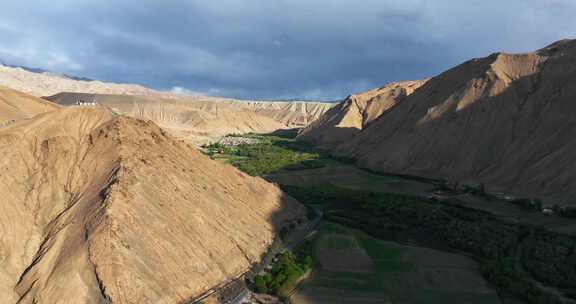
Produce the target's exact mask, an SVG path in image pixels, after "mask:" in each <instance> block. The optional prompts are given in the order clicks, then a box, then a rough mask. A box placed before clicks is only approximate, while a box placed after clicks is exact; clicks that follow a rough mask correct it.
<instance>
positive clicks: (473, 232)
mask: <svg viewBox="0 0 576 304" xmlns="http://www.w3.org/2000/svg"><path fill="white" fill-rule="evenodd" d="M278 135H279V134H276V135H257V134H250V135H247V136H248V137H250V138H256V139H258V142H257V143H254V144H245V145H240V146H237V147H228V148H232V149H236V150H232V151H234V152H233V153H234V156H242V157H243V158H241V159H235V160H234V161H232V162H231V163H232V164H233V165H235V166H237V167H238V168H239V169H241V170H243V171H245V172H247V173H249V174H251V175H258V176H265V175H268V174H272V175H275V174H278V173H279V172H280V173H281V172H285V173H290V174H289V175H298V174H300V172H307V173H310V172H315V171H316V170H315V169H317V170H323V168H325V167H328V168H329V167H338V166H343V165H342V161H341V160H338V159H336V158H334V157H332V156H331V155H330V154H329V153H327V152H325V151H322V150H318V149H315V148H314V147H313V146H312V145H309V144H306V143H301V142H296V141H294V140H293V139H292V138H290V137H291V136H292V135H289V136H278ZM213 156H214V155H213ZM225 157H226V153H221V155H220V157H218V158H220V160H223V161H227V160H226V159H225ZM308 161H312V163H313V164H314V163H315V164H318V165H310V164H309V163H307V162H308ZM344 161H345V162H347V161H350V160H348V159H344ZM278 164H280V165H278ZM303 164H305V165H303ZM306 169H313V170H306ZM357 170H359V169H357ZM366 174H368V173H366ZM370 176H371V177H370V178H371V179H375V181H374V183H375V186H377V187H382V185H385V184H386V185H387V184H390V185H397V182H396V181H395V180H397V179H406V180H412V181H414V182H415V183H418V184H420V183H425V184H429V185H431V186H432V187H433V188H434V187H435V188H437V189H444V187H445V183H444V182H443V181H442V180H436V179H429V178H420V177H415V176H410V175H402V174H397V175H383V176H381V177H378V176H377V175H376V173H374V172H373V173H370ZM372 176H374V177H372ZM333 178H334V179H335V178H337V176H333ZM347 180H348V181H349V182H351V180H350V179H347ZM280 186H281V188H282V189H283V191H284V192H285V193H286V194H287V195H286V196H285V197H284V198H283V201H284V202H285V204H284V205H285V206H284V208H283V209H284V210H282V211H280V212H278V214H277V215H275V216H274V217H273V218H272V221H273V222H274V223H275V226H276V227H279V230H278V231H276V232H277V235H278V236H279V238H278V240H277V241H276V242H275V245H273V248H271V250H270V251H269V253H268V254H267V255H266V256H264V257H263V261H264V262H263V263H262V264H261V265H260V268H258V267H256V268H254V269H256V271H254V272H253V275H252V276H251V278H252V281H251V282H252V283H251V284H253V285H252V287H253V288H254V289H256V290H258V291H261V292H266V293H271V294H275V295H281V296H284V297H290V296H292V297H296V298H297V297H298V296H303V294H305V293H306V292H307V290H309V289H308V288H309V287H310V286H315V284H319V285H318V286H320V287H321V288H326V287H327V286H328V287H330V286H333V284H334V282H340V283H338V284H340V285H334V286H333V287H334V288H336V289H335V290H349V291H350V290H363V288H368V289H367V290H366V292H368V293H373V292H377V293H381V292H382V291H390V292H389V294H387V295H381V294H378V295H376V296H377V298H378V299H384V298H386V299H390V297H392V299H397V300H406V298H403V297H406V296H411V295H410V293H408V292H407V291H408V289H409V288H408V287H397V286H396V287H390V286H389V285H387V284H390V283H389V282H394V280H398V278H396V277H394V276H391V275H390V273H397V272H395V271H399V273H404V272H405V271H406V269H411V267H408V268H405V267H400V266H397V265H399V264H398V263H401V262H399V261H397V262H393V261H389V260H387V259H388V258H386V259H385V260H382V259H381V258H380V257H379V253H378V252H381V250H374V249H372V251H371V248H376V247H377V248H384V247H386V246H388V247H389V246H396V245H389V244H384V243H382V242H384V241H393V242H396V243H399V244H405V245H408V247H406V248H411V247H410V246H424V247H428V248H435V249H437V250H441V251H443V252H453V253H457V254H459V255H464V256H469V257H472V258H473V259H474V260H476V261H477V262H478V264H479V266H478V268H479V270H475V271H479V272H480V273H481V274H482V276H483V277H484V278H485V279H486V280H487V281H488V282H490V283H491V284H493V285H494V286H495V287H497V290H498V292H499V294H500V296H501V297H502V298H517V299H521V300H522V301H523V302H525V303H563V301H564V300H570V299H572V298H576V283H574V282H576V262H574V261H576V259H575V258H574V257H576V238H575V237H574V236H569V235H564V234H561V233H557V232H552V231H547V230H545V229H543V228H542V227H539V226H538V225H537V224H536V223H534V224H521V223H520V222H514V221H511V220H509V219H508V220H507V219H503V218H502V217H499V216H495V215H494V214H492V213H491V212H488V211H482V210H478V209H475V208H471V207H467V206H466V205H464V204H459V203H454V202H453V201H433V200H431V199H430V198H428V197H424V196H422V195H420V196H418V195H416V193H412V194H401V193H386V192H381V191H371V190H363V188H364V186H363V185H361V186H360V187H359V188H357V189H352V188H347V187H345V186H346V182H345V181H344V184H343V185H342V186H339V185H335V184H331V183H328V184H319V183H309V184H306V182H304V184H303V185H302V184H299V185H290V184H283V183H282V182H280ZM355 187H356V186H355ZM418 189H420V186H418ZM422 189H424V188H422ZM474 189H476V188H474ZM474 189H472V190H474ZM475 191H476V190H474V191H471V192H470V194H471V195H475V194H474V193H476V192H477V191H476V192H475ZM481 192H482V193H483V191H481ZM420 194H422V193H420ZM292 197H294V198H295V199H297V200H298V201H300V202H302V203H304V204H305V205H306V206H307V207H308V208H309V209H308V210H309V212H308V217H309V219H312V218H314V213H315V212H313V211H311V210H317V211H316V212H320V213H321V214H323V217H322V224H321V225H320V227H319V228H317V229H315V231H318V233H317V234H315V236H314V237H312V238H310V239H308V241H309V242H306V244H307V245H305V246H302V248H305V250H304V251H303V252H305V254H303V255H302V254H299V253H294V254H291V255H288V256H284V257H281V256H280V255H278V253H279V252H280V251H281V250H283V249H285V248H286V246H285V243H283V241H285V240H283V237H285V236H286V235H287V234H290V233H291V232H293V231H295V230H297V229H296V227H298V225H299V224H302V223H298V222H292V223H289V222H285V221H284V219H283V218H282V216H281V214H283V213H284V212H288V213H289V212H290V211H289V210H287V209H286V208H290V206H291V205H292V204H291V201H292ZM487 199H488V198H487ZM502 204H506V203H505V202H502ZM537 213H539V214H540V216H544V215H542V214H541V212H537ZM332 224H337V225H340V226H341V227H342V228H341V229H340V230H342V229H344V230H346V231H348V232H346V233H344V234H342V232H338V233H336V234H337V236H334V233H335V232H333V231H332V230H333V229H332V228H330V227H331V226H330V225H332ZM327 225H328V226H327ZM356 230H358V231H361V232H362V233H365V234H366V235H367V236H358V233H359V232H354V231H356ZM350 235H353V237H351V236H350ZM334 238H335V239H334ZM367 238H368V239H370V241H368V242H366V240H367ZM326 239H329V240H328V241H327V240H326ZM332 239H334V240H332ZM346 239H352V241H349V240H348V241H347V240H346ZM326 242H328V243H326ZM363 242H364V243H363ZM282 244H284V245H282ZM326 244H328V245H326ZM329 244H332V245H329ZM346 244H348V245H346ZM350 244H352V245H350ZM354 244H356V245H354ZM375 244H376V245H375ZM378 244H380V245H378ZM274 246H276V247H274ZM322 246H335V247H334V248H335V249H330V252H331V253H330V256H339V255H342V256H343V258H344V257H346V256H347V257H348V258H344V259H350V260H358V261H362V259H365V254H366V253H364V258H362V255H360V256H355V255H358V254H360V253H358V252H367V253H370V254H371V255H370V254H369V258H370V259H371V260H372V262H370V263H372V265H373V266H366V265H370V263H368V262H367V263H368V264H364V266H361V267H360V266H359V268H358V269H363V268H362V267H364V268H366V267H368V269H370V267H372V269H373V270H370V271H372V272H370V271H369V273H368V274H362V273H355V272H356V271H357V269H356V270H355V269H345V271H344V272H330V271H326V270H325V269H324V267H326V266H325V264H323V263H324V262H322V263H321V262H320V261H321V260H322V259H323V256H324V257H325V255H322V254H321V252H322V248H323V247H322ZM354 246H356V247H354ZM358 246H360V247H358ZM374 246H376V247H374ZM378 246H379V247H378ZM382 246H384V247H382ZM352 247H353V248H352ZM274 248H275V249H274ZM297 248H298V246H295V247H294V249H295V250H296V249H297ZM343 248H344V249H346V250H348V251H346V252H348V253H342V251H341V250H343ZM402 248H404V247H402ZM279 249H280V250H279ZM334 250H336V251H334ZM402 250H408V249H405V248H404V249H402ZM410 250H412V249H410ZM295 252H298V251H295ZM371 252H372V253H371ZM350 255H353V256H350ZM308 257H311V258H312V261H310V260H309V259H308ZM352 257H354V258H352ZM423 258H424V259H426V257H423ZM304 259H306V260H304ZM278 261H281V262H280V263H279V264H277V262H278ZM310 263H312V266H310ZM338 263H340V262H338ZM306 265H308V266H306ZM378 265H381V266H378ZM382 265H383V266H382ZM266 267H268V269H267V270H266V271H265V269H266ZM308 267H312V268H313V271H312V274H311V278H309V279H306V280H305V282H304V283H303V284H297V283H298V282H299V281H300V280H301V277H302V276H303V275H304V274H305V273H306V272H307V269H308ZM338 267H341V266H338ZM338 267H336V268H338ZM355 267H356V266H355ZM398 267H400V268H398ZM391 269H392V270H391ZM394 269H396V270H394ZM398 269H400V270H398ZM390 271H392V272H390ZM419 271H421V270H419ZM411 273H414V272H413V271H412V272H411ZM395 275H396V274H395ZM399 275H401V276H404V275H403V274H399ZM326 276H327V277H326ZM450 276H451V275H446V277H443V278H442V279H441V280H448V281H449V280H450V279H449V278H450ZM256 278H258V279H256ZM413 280H419V279H414V278H412V279H410V280H409V281H408V282H410V281H413ZM436 280H438V278H437V279H436ZM463 280H464V281H466V280H470V279H463ZM473 281H474V280H472V281H471V282H473ZM306 282H309V283H306ZM318 282H320V283H318ZM330 282H332V283H330ZM362 282H364V283H362ZM378 282H380V283H378ZM382 282H384V283H382ZM284 284H286V285H284ZM379 284H380V285H379ZM381 284H384V285H381ZM470 284H472V283H470ZM297 285H298V286H300V285H302V286H304V287H297V288H296V289H294V286H297ZM475 285H478V286H479V285H481V284H480V283H475ZM282 286H284V287H282ZM287 286H288V287H287ZM363 286H364V287H363ZM406 286H408V285H406ZM344 287H346V288H348V289H342V288H344ZM399 289H400V290H402V291H401V292H399V291H398V290H399ZM294 290H296V292H295V293H294ZM314 290H315V291H314V293H316V291H317V289H314ZM430 290H432V289H430ZM446 290H447V291H446V292H447V293H446V294H444V295H443V296H439V295H438V292H436V293H435V296H436V297H439V298H441V299H447V298H450V297H451V296H454V295H456V293H452V294H451V293H450V292H449V291H448V290H449V289H446ZM287 291H290V292H287ZM349 291H347V295H351V294H354V293H353V292H351V291H350V292H349ZM395 292H396V293H397V294H395ZM428 292H429V291H428ZM407 294H408V295H407ZM480 294H485V293H483V292H480V291H476V292H475V293H467V294H466V295H464V294H459V296H462V297H463V298H465V297H467V296H471V297H475V298H476V300H470V303H498V301H497V300H494V299H492V298H491V300H486V299H485V298H482V299H480V298H478V297H479V295H480ZM307 296H310V295H307ZM325 296H328V295H325ZM354 296H359V295H358V294H354ZM420 296H422V297H424V298H426V297H427V296H426V294H424V291H423V292H422V293H421V295H420ZM428 296H430V294H428ZM310 297H313V296H310ZM305 302H306V301H303V302H302V303H305ZM352 302H353V300H352ZM296 303H298V301H296Z"/></svg>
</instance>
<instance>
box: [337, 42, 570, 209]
mask: <svg viewBox="0 0 576 304" xmlns="http://www.w3.org/2000/svg"><path fill="white" fill-rule="evenodd" d="M574 62H576V41H574V40H565V41H560V42H557V43H555V44H553V45H550V46H548V47H546V48H544V49H542V50H539V51H537V52H533V53H526V54H505V53H495V54H492V55H490V56H488V57H485V58H480V59H473V60H470V61H468V62H466V63H463V64H462V65H459V66H457V67H455V68H453V69H451V70H449V71H446V72H444V73H442V74H440V75H438V76H437V77H434V78H432V79H431V80H429V81H428V82H427V83H426V84H425V85H423V86H422V87H421V88H420V89H418V90H416V91H415V92H414V93H413V94H412V95H410V96H409V97H407V98H406V99H405V100H404V101H403V102H401V103H399V104H397V105H396V106H395V107H394V108H393V110H392V111H387V112H385V113H383V114H382V115H381V116H379V117H378V118H377V119H376V120H374V121H373V122H372V123H371V124H370V125H369V126H368V127H367V128H365V129H364V130H363V131H362V132H360V133H359V134H358V135H357V136H355V137H354V138H353V139H352V140H350V141H348V142H345V143H343V144H341V145H340V146H339V147H338V148H337V153H338V154H340V155H346V156H349V157H353V158H355V159H357V160H358V161H359V163H360V164H361V165H362V166H365V167H368V168H371V169H374V170H380V171H388V172H396V173H407V174H414V175H422V176H429V177H437V178H446V179H449V180H451V181H458V182H483V183H486V184H487V186H489V187H490V188H491V189H493V190H497V189H501V190H505V191H512V192H514V193H516V194H518V195H527V196H530V197H544V198H550V199H553V200H556V201H557V202H559V203H562V204H571V203H573V202H574V200H575V199H576V192H575V191H574V190H573V189H575V186H576V185H575V184H574V181H575V180H576V178H575V176H574V172H576V167H574V166H575V164H576V162H575V161H574V160H575V159H574V155H576V141H575V140H574V137H573V136H572V135H573V134H574V133H575V132H576V120H575V118H574V115H573V113H574V112H575V111H576V108H575V106H574V102H573V100H574V99H575V98H576V89H575V87H574V86H573V85H571V84H572V83H574V81H576V65H575V64H574Z"/></svg>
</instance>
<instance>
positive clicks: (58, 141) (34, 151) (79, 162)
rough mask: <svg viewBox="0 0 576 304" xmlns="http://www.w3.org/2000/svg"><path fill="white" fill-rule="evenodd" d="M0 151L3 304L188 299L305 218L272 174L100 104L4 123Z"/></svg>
mask: <svg viewBox="0 0 576 304" xmlns="http://www.w3.org/2000/svg"><path fill="white" fill-rule="evenodd" d="M11 100H12V99H9V101H11ZM3 109H4V108H0V110H2V111H3ZM0 156H1V157H0V194H1V195H2V204H0V209H1V210H0V264H1V267H0V298H1V299H2V303H8V304H9V303H159V304H162V303H167V304H168V303H170V304H172V303H184V302H185V301H187V300H189V299H191V298H193V297H194V296H197V295H198V294H200V293H202V292H203V291H205V290H207V289H209V288H211V287H212V286H214V285H216V284H218V283H221V282H223V281H225V280H226V279H229V278H232V277H234V276H236V275H238V274H240V273H242V272H244V271H245V270H246V269H247V268H248V267H249V266H250V264H251V263H254V262H256V261H258V259H259V257H260V255H261V254H262V253H263V252H264V251H265V248H266V247H267V245H268V244H270V243H271V241H272V238H273V233H274V231H275V230H276V229H278V228H280V227H281V226H282V225H284V224H287V223H288V222H290V221H292V220H294V219H296V218H301V217H303V216H304V214H305V211H304V208H303V207H301V206H300V205H299V204H298V203H297V202H295V201H294V200H292V199H290V198H289V197H285V196H283V195H282V193H281V192H280V191H279V189H277V188H276V187H275V186H273V185H271V184H268V183H267V182H265V181H264V180H262V179H260V178H253V177H250V176H247V175H245V174H243V173H241V172H240V171H238V170H236V169H234V168H233V167H231V166H226V165H223V164H219V163H216V162H214V161H212V160H210V159H208V158H207V157H205V156H203V155H202V154H201V153H199V152H198V151H196V150H195V149H193V148H191V147H190V146H189V145H187V144H185V143H184V142H182V141H179V140H176V139H174V138H173V137H172V136H170V135H168V134H166V133H165V132H164V131H163V130H162V129H160V128H159V127H157V126H156V125H155V124H154V123H152V122H150V121H142V120H137V119H134V118H129V117H125V116H122V115H116V114H113V113H111V112H110V111H108V110H106V109H104V108H102V107H95V108H87V107H77V106H75V107H64V108H59V109H55V110H52V111H49V112H46V113H43V114H39V115H37V116H35V117H33V118H29V119H23V120H20V121H17V122H15V123H13V124H12V125H10V126H7V127H4V128H0Z"/></svg>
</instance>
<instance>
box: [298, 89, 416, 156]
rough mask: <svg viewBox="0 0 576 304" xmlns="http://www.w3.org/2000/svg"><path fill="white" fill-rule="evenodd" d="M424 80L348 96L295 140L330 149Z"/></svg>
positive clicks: (393, 104)
mask: <svg viewBox="0 0 576 304" xmlns="http://www.w3.org/2000/svg"><path fill="white" fill-rule="evenodd" d="M425 82H426V80H416V81H402V82H392V83H388V84H386V85H385V86H383V87H381V88H377V89H374V90H370V91H367V92H364V93H361V94H356V95H350V96H349V97H348V98H346V99H345V100H344V101H342V102H340V103H339V104H337V105H336V106H335V107H333V108H332V109H330V110H328V112H327V113H326V114H324V115H323V116H321V117H320V118H319V119H317V120H316V121H314V122H313V123H312V124H310V125H309V126H308V127H306V128H304V129H303V130H302V132H301V133H300V134H299V135H298V139H299V140H302V141H307V142H311V143H314V144H316V145H318V146H320V147H324V148H333V147H336V146H337V145H339V144H341V143H343V142H344V141H347V140H349V139H350V137H351V136H354V135H356V134H358V133H359V132H360V131H361V130H362V129H363V128H364V127H366V126H367V125H368V124H369V123H370V122H372V121H373V120H374V119H376V118H378V117H379V116H380V115H381V114H382V113H384V112H386V111H387V110H388V109H390V108H392V107H393V106H395V105H396V104H397V103H399V102H401V101H402V100H404V99H405V98H406V97H407V96H409V95H410V94H412V92H414V90H416V89H417V88H419V87H420V86H422V85H423V84H424V83H425Z"/></svg>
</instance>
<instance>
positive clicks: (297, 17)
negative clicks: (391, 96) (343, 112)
mask: <svg viewBox="0 0 576 304" xmlns="http://www.w3.org/2000/svg"><path fill="white" fill-rule="evenodd" d="M2 6H3V8H2V10H1V11H0V35H1V37H3V41H2V43H0V59H1V60H3V61H4V62H7V63H10V64H18V65H26V66H30V67H39V68H45V69H50V70H53V71H57V72H63V73H70V74H75V75H79V76H85V77H90V78H96V79H102V80H109V81H118V82H135V83H140V84H144V85H147V86H151V87H154V88H157V89H165V90H170V89H172V88H177V90H182V91H185V90H186V91H187V90H190V91H194V92H204V93H208V94H213V95H224V96H234V97H243V98H291V97H306V98H323V99H335V98H341V97H343V96H345V95H347V94H349V93H352V92H357V91H362V90H365V89H368V88H371V87H375V86H379V85H382V84H383V83H385V82H388V81H394V80H402V79H416V78H423V77H427V76H431V75H434V74H436V73H438V72H441V71H442V70H444V69H446V68H449V67H451V66H453V65H456V64H459V63H460V62H462V61H465V60H467V59H469V58H470V57H479V56H485V55H488V54H489V53H491V52H494V51H508V52H521V51H530V50H534V49H537V48H540V47H543V46H544V45H546V44H548V43H550V42H553V41H555V40H559V39H561V38H570V37H572V36H574V33H576V18H573V17H572V15H573V13H574V12H576V2H575V1H572V0H510V1H495V0H483V1H476V0H471V1H456V0H403V1H392V0H356V1H350V0H317V1H310V0H218V1H205V0H198V1H195V0H163V1H157V0H123V1H114V0H99V1H88V0H87V1H76V0H20V1H10V2H8V3H3V4H2Z"/></svg>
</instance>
